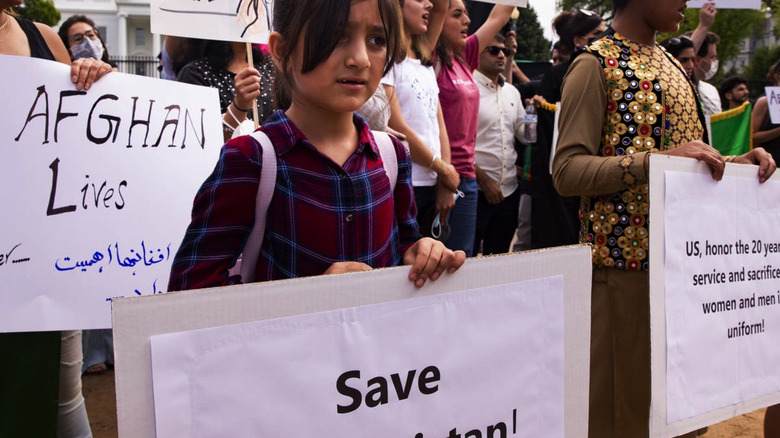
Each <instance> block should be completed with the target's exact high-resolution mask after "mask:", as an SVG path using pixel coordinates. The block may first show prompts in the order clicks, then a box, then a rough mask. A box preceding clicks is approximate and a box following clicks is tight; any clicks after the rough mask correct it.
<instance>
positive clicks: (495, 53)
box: [485, 46, 509, 56]
mask: <svg viewBox="0 0 780 438" xmlns="http://www.w3.org/2000/svg"><path fill="white" fill-rule="evenodd" d="M485 51H486V52H488V53H489V54H490V55H491V56H498V52H501V53H503V54H504V56H509V49H507V48H506V47H498V46H487V47H485Z"/></svg>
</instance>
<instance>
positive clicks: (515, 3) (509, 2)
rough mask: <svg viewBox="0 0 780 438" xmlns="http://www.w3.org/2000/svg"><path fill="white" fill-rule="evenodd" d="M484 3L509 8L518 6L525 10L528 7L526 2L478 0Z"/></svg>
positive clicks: (517, 0)
mask: <svg viewBox="0 0 780 438" xmlns="http://www.w3.org/2000/svg"><path fill="white" fill-rule="evenodd" d="M479 1H482V2H484V3H495V4H497V5H510V6H518V7H521V8H527V7H528V0H479Z"/></svg>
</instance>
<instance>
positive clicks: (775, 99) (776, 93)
mask: <svg viewBox="0 0 780 438" xmlns="http://www.w3.org/2000/svg"><path fill="white" fill-rule="evenodd" d="M764 91H765V92H766V103H767V106H768V107H769V118H770V119H771V120H772V123H774V124H780V87H766V88H764Z"/></svg>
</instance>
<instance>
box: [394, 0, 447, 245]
mask: <svg viewBox="0 0 780 438" xmlns="http://www.w3.org/2000/svg"><path fill="white" fill-rule="evenodd" d="M448 3H449V0H436V2H435V4H434V3H432V2H431V1H430V0H400V5H401V12H402V16H403V20H404V33H405V35H404V36H405V40H406V47H405V51H406V59H405V60H404V61H403V62H401V63H400V64H398V65H396V66H395V67H394V68H393V70H392V71H391V72H390V73H389V74H388V75H387V76H385V77H384V78H383V79H382V84H383V86H384V87H385V91H386V93H387V95H388V96H389V97H390V121H389V126H390V127H391V128H393V129H395V130H397V131H399V132H401V133H403V134H404V135H405V136H406V139H407V142H408V143H409V151H410V154H411V156H412V162H413V164H412V185H413V186H414V198H415V201H416V203H417V211H418V214H419V215H423V214H425V212H426V211H428V210H429V209H431V208H435V209H436V211H437V212H439V213H442V214H444V215H445V217H446V214H447V212H448V211H449V210H450V209H451V208H452V206H453V205H454V204H455V202H454V200H453V193H455V191H456V190H457V188H458V184H459V182H460V178H459V177H458V173H457V172H456V171H455V168H454V167H453V166H452V165H451V164H450V145H449V141H448V140H447V131H446V129H445V128H444V118H443V117H442V112H441V107H440V105H439V86H438V85H437V84H436V74H435V73H434V71H433V61H432V48H433V47H435V46H436V41H437V40H438V39H439V34H440V33H441V28H442V24H443V23H444V14H445V13H446V12H447V6H448ZM418 218H419V216H418ZM421 231H422V232H423V233H426V232H429V231H430V230H425V229H424V230H421Z"/></svg>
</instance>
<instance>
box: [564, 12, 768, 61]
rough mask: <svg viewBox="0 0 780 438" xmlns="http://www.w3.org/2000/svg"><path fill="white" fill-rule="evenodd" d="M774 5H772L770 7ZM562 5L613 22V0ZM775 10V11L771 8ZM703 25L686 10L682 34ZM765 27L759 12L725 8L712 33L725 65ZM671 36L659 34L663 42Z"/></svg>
mask: <svg viewBox="0 0 780 438" xmlns="http://www.w3.org/2000/svg"><path fill="white" fill-rule="evenodd" d="M769 4H771V5H769ZM765 5H767V6H772V5H774V7H776V8H777V9H780V0H765ZM558 6H559V7H560V8H562V9H564V10H569V9H574V8H579V9H582V8H584V9H590V10H592V11H594V12H597V13H600V14H601V16H602V17H604V18H605V19H606V20H608V21H609V20H610V19H612V0H558ZM770 9H771V8H770ZM698 25H699V9H688V10H686V11H685V20H683V22H682V23H681V24H680V32H679V33H683V32H686V31H689V30H694V29H696V26H698ZM763 25H764V12H763V11H759V10H755V9H752V10H751V9H721V10H719V11H718V15H717V16H716V18H715V24H714V25H713V26H712V31H713V32H715V33H716V34H718V36H719V37H720V40H721V41H720V44H718V58H720V61H721V63H722V62H724V61H727V60H730V59H733V58H734V57H736V56H737V54H739V52H740V50H741V48H742V47H741V44H742V41H743V40H744V39H745V38H747V37H749V36H751V35H752V34H753V33H754V32H756V31H758V30H760V29H761V28H762V27H763ZM669 36H671V35H668V34H667V35H659V38H658V39H659V41H660V40H662V39H664V38H666V37H669Z"/></svg>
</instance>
